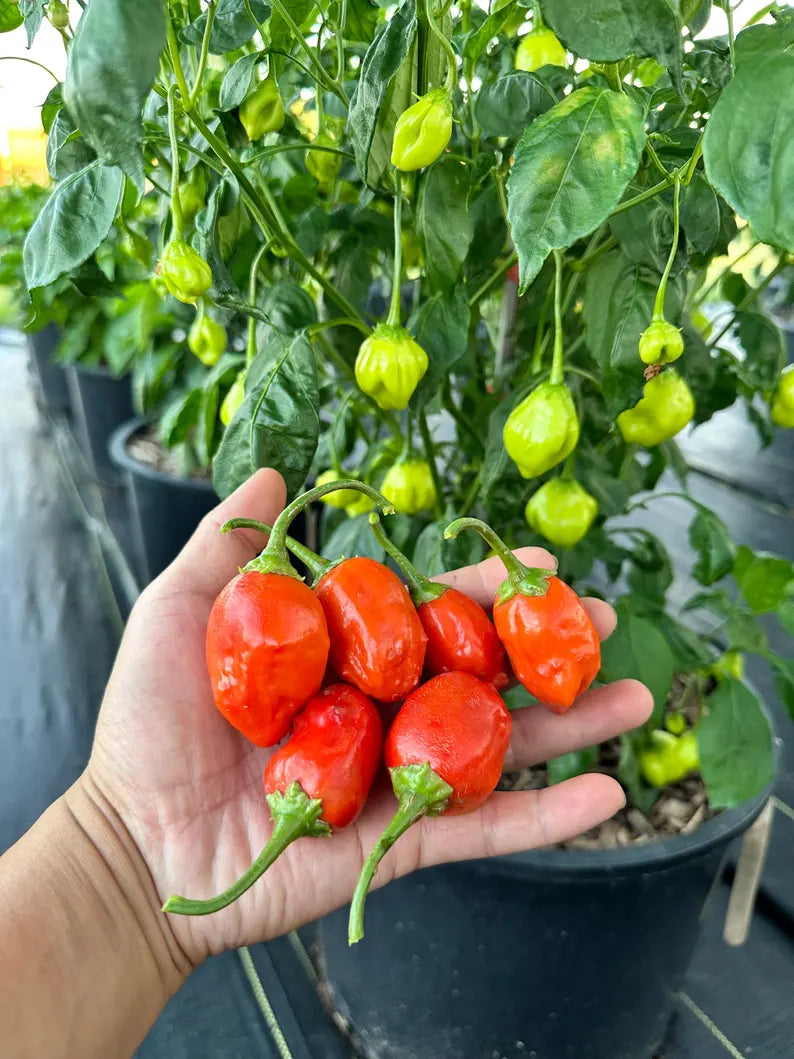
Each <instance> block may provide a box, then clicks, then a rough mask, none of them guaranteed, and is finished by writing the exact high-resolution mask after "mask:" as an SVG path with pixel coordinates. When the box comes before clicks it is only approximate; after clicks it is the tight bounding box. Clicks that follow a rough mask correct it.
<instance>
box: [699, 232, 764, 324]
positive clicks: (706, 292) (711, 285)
mask: <svg viewBox="0 0 794 1059" xmlns="http://www.w3.org/2000/svg"><path fill="white" fill-rule="evenodd" d="M760 245H761V244H760V241H759V240H757V239H754V240H753V241H752V242H751V243H750V245H749V246H748V247H747V249H746V250H743V251H742V252H741V254H739V256H738V257H737V258H735V259H734V260H733V261H730V262H729V263H728V265H727V266H726V267H725V268H724V269H723V270H722V271H721V272H720V273H719V274H718V275H717V276H716V278H715V279H713V280H712V281H711V283H709V285H708V287H706V289H705V290H704V291H702V292H701V293H700V295H699V296H698V298H697V300H696V302H695V307H697V306H699V305H703V303H704V302H705V301H706V300H707V298H708V296H709V295H710V294H711V292H712V291H713V290H715V289H716V288H717V287H718V286H719V285H720V283H721V282H722V280H723V279H724V278H725V276H727V275H728V273H729V272H732V271H733V269H734V268H735V267H736V265H738V264H739V262H740V261H743V260H744V259H745V258H746V257H747V255H748V254H751V253H752V252H753V250H755V248H756V247H757V246H760Z"/></svg>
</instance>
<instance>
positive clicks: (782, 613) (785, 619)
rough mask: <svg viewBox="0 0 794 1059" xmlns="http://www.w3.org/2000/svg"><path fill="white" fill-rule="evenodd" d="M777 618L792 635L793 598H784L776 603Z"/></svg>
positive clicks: (793, 629)
mask: <svg viewBox="0 0 794 1059" xmlns="http://www.w3.org/2000/svg"><path fill="white" fill-rule="evenodd" d="M777 620H778V621H779V622H780V624H781V625H782V626H783V628H784V629H785V630H786V632H787V633H788V634H789V636H794V599H784V600H782V601H781V602H780V603H778V605H777Z"/></svg>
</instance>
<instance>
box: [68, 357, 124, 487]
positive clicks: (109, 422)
mask: <svg viewBox="0 0 794 1059" xmlns="http://www.w3.org/2000/svg"><path fill="white" fill-rule="evenodd" d="M67 378H68V382H69V395H70V397H71V402H72V414H73V416H74V428H75V432H76V434H77V440H78V441H79V443H80V447H81V448H82V450H83V452H84V453H85V457H86V459H87V460H88V462H89V463H90V464H91V469H92V470H93V472H94V476H95V477H96V479H97V481H98V482H100V483H101V484H102V485H110V486H117V485H119V484H120V482H121V477H120V475H119V470H118V468H117V467H116V465H115V464H114V463H113V461H112V460H111V459H110V457H109V455H108V441H109V439H110V436H111V434H112V433H113V431H114V430H115V429H116V428H117V427H118V426H119V425H120V424H121V423H124V422H126V421H127V420H128V419H129V418H130V416H132V415H133V414H134V412H133V407H132V384H131V382H130V378H129V376H128V375H125V376H123V377H122V378H120V379H117V378H115V377H114V376H113V375H111V374H110V372H109V371H108V370H107V368H88V367H84V366H83V365H80V364H77V365H75V366H74V368H73V370H72V371H71V372H70V373H69V375H68V376H67Z"/></svg>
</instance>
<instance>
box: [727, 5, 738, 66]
mask: <svg viewBox="0 0 794 1059" xmlns="http://www.w3.org/2000/svg"><path fill="white" fill-rule="evenodd" d="M724 10H725V15H726V17H727V19H728V50H729V51H730V56H731V76H733V75H734V74H735V73H736V48H735V34H734V31H733V5H732V0H726V3H725V8H724Z"/></svg>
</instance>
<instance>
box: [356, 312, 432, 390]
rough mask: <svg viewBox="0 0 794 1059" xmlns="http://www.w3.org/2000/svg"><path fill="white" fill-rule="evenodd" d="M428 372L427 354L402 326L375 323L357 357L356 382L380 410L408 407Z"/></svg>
mask: <svg viewBox="0 0 794 1059" xmlns="http://www.w3.org/2000/svg"><path fill="white" fill-rule="evenodd" d="M426 371H427V353H425V351H424V350H423V349H422V347H421V346H420V345H419V343H418V342H414V340H413V339H412V338H411V336H410V335H409V334H408V332H407V331H406V330H405V328H404V327H399V326H392V325H391V324H378V326H377V327H376V328H375V330H374V331H373V332H372V334H371V335H370V336H369V337H368V338H365V339H364V341H363V342H362V343H361V347H360V349H359V351H358V356H357V357H356V382H357V383H358V385H359V389H360V390H362V391H363V392H364V393H366V394H369V396H370V397H372V398H374V399H375V401H376V402H377V403H378V405H380V407H381V408H383V409H385V410H388V409H394V410H396V411H400V410H402V409H403V408H405V407H406V406H407V405H408V402H409V401H410V400H411V397H412V396H413V392H414V390H415V389H416V387H417V386H418V385H419V380H420V379H421V378H422V376H423V375H424V373H425V372H426Z"/></svg>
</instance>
